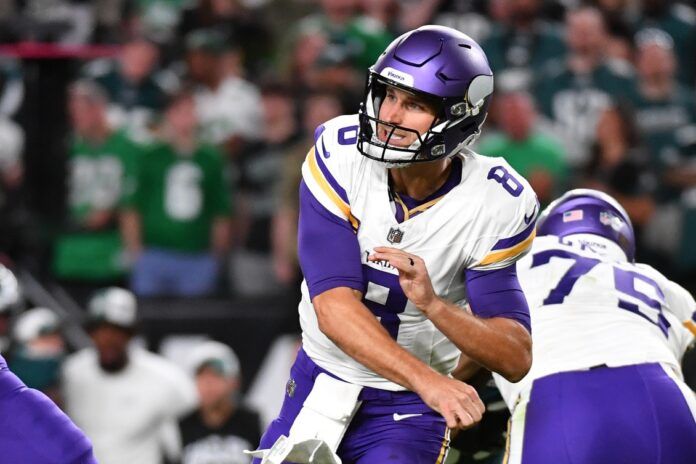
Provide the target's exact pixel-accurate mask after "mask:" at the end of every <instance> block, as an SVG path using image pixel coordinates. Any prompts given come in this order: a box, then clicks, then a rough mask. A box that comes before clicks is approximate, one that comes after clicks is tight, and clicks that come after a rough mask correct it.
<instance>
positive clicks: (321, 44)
mask: <svg viewBox="0 0 696 464" xmlns="http://www.w3.org/2000/svg"><path fill="white" fill-rule="evenodd" d="M325 47H326V38H325V37H324V36H322V35H319V34H305V35H303V36H301V37H300V38H299V39H298V40H297V43H296V44H295V49H294V50H293V71H294V72H295V73H296V74H297V75H298V76H300V77H302V76H305V75H306V74H307V73H308V72H309V70H310V69H311V68H312V67H313V66H314V63H316V61H317V60H318V59H319V56H320V55H321V52H322V51H323V50H324V48H325Z"/></svg>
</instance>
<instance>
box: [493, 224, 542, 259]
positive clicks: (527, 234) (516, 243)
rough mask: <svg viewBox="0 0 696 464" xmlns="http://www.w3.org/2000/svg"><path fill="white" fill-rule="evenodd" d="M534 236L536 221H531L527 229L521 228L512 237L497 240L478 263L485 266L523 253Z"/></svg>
mask: <svg viewBox="0 0 696 464" xmlns="http://www.w3.org/2000/svg"><path fill="white" fill-rule="evenodd" d="M534 237H536V222H532V224H531V225H530V226H529V227H528V228H527V229H525V230H523V231H522V232H521V233H519V234H517V235H515V236H514V237H510V238H506V239H502V240H498V242H497V243H496V244H495V246H493V248H492V251H491V252H490V253H488V254H487V255H486V256H485V257H484V258H483V259H482V260H481V263H480V264H479V265H480V266H485V265H488V264H493V263H497V262H500V261H505V260H507V259H510V258H514V257H515V256H517V255H520V254H522V253H524V252H525V251H527V250H528V249H529V247H530V246H531V244H532V241H533V240H534ZM501 242H504V243H501ZM505 245H507V247H505V248H503V249H500V248H501V247H502V246H505Z"/></svg>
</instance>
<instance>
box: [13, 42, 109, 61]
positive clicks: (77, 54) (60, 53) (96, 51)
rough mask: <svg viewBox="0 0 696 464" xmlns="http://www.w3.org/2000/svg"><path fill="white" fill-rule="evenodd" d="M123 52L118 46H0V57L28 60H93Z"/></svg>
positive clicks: (18, 44)
mask: <svg viewBox="0 0 696 464" xmlns="http://www.w3.org/2000/svg"><path fill="white" fill-rule="evenodd" d="M120 50H121V47H120V46H118V45H62V44H55V43H41V42H21V43H17V44H6V45H0V55H4V56H12V57H15V58H28V59H46V60H51V59H61V58H78V59H92V58H102V57H107V56H114V55H116V54H117V53H118V52H119V51H120Z"/></svg>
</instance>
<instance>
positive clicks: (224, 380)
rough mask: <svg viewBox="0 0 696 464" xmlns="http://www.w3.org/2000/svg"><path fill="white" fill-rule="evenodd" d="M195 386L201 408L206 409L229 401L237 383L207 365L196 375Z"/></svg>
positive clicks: (234, 379) (235, 380) (236, 387)
mask: <svg viewBox="0 0 696 464" xmlns="http://www.w3.org/2000/svg"><path fill="white" fill-rule="evenodd" d="M196 386H197V387H198V394H199V396H200V402H201V408H202V409H208V408H214V407H215V406H217V405H219V404H220V403H225V402H229V401H231V400H232V398H233V395H234V392H235V391H236V390H237V389H238V387H239V381H238V380H237V379H236V378H234V377H229V376H225V375H224V374H222V373H220V372H219V371H218V370H217V369H215V368H214V367H212V366H209V365H208V366H203V367H202V368H201V369H200V370H199V371H198V373H197V374H196Z"/></svg>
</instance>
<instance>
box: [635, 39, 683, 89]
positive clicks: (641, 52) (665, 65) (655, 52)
mask: <svg viewBox="0 0 696 464" xmlns="http://www.w3.org/2000/svg"><path fill="white" fill-rule="evenodd" d="M636 67H637V68H638V74H639V75H640V77H641V79H643V80H647V81H662V80H671V79H672V78H673V77H674V73H675V72H676V70H677V69H676V67H677V62H676V59H675V57H674V52H672V50H671V49H669V48H666V47H663V46H662V45H659V44H656V43H649V44H645V45H644V46H642V47H640V48H639V49H638V57H637V59H636Z"/></svg>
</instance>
